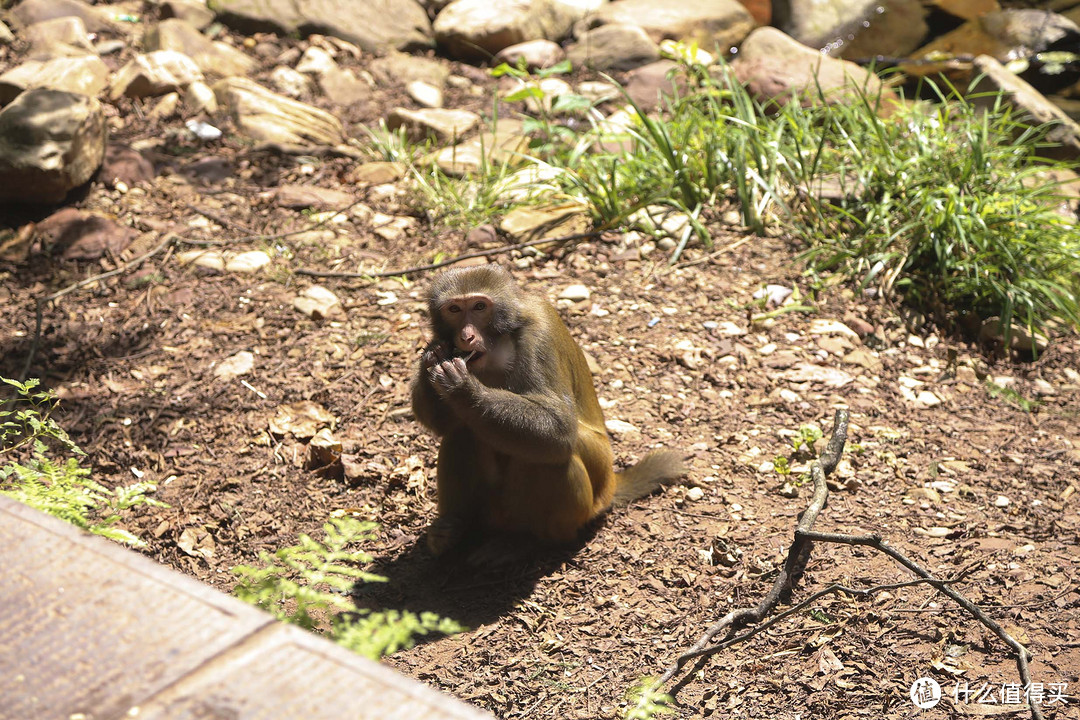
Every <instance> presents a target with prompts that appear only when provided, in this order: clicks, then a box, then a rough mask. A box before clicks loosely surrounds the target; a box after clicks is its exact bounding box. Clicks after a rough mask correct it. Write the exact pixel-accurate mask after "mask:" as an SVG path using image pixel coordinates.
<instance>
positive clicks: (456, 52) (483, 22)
mask: <svg viewBox="0 0 1080 720" xmlns="http://www.w3.org/2000/svg"><path fill="white" fill-rule="evenodd" d="M731 1H732V2H734V1H735V0H731ZM576 19H577V12H576V11H575V10H574V9H573V8H572V7H571V6H569V5H565V4H563V3H559V2H556V0H454V1H453V2H451V3H450V4H449V5H447V6H446V7H445V8H443V11H442V12H440V13H439V15H438V16H437V17H436V18H435V22H434V24H433V25H432V29H433V30H434V32H435V39H436V40H437V41H438V43H439V45H441V46H443V47H444V48H446V51H447V53H449V54H450V56H451V57H455V58H459V59H463V60H487V59H489V58H491V57H492V56H494V55H495V54H496V53H498V52H499V51H500V50H504V49H505V48H508V47H510V46H511V45H517V44H519V43H523V42H526V41H528V40H559V39H561V38H563V37H565V36H566V35H567V34H568V33H569V32H570V28H571V27H572V26H573V24H574V22H575V21H576Z"/></svg>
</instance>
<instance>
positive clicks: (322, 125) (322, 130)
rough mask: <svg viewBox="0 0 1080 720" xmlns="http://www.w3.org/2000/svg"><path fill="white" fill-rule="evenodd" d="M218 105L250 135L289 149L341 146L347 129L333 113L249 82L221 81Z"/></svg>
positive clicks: (215, 86) (230, 79)
mask: <svg viewBox="0 0 1080 720" xmlns="http://www.w3.org/2000/svg"><path fill="white" fill-rule="evenodd" d="M213 87H214V93H215V94H216V95H217V99H218V102H219V103H220V104H221V105H222V106H223V107H224V108H226V110H227V111H228V112H229V114H230V116H231V117H232V119H233V122H235V123H236V126H237V127H238V128H239V129H240V130H241V131H242V132H243V133H244V134H246V135H248V136H250V137H254V138H256V139H258V140H263V141H266V142H279V143H286V144H289V145H313V144H314V145H339V144H341V143H342V142H344V140H345V129H344V128H343V127H342V125H341V121H340V120H338V119H337V118H336V117H335V116H334V115H332V114H331V113H328V112H326V111H325V110H321V109H319V108H317V107H314V106H312V105H307V104H305V103H301V102H297V101H296V100H292V99H290V98H287V97H284V96H282V95H278V94H276V93H273V92H271V91H269V90H267V89H266V88H264V87H262V86H261V85H258V84H257V83H254V82H252V81H251V80H248V79H246V78H239V77H232V78H226V79H224V80H219V81H218V82H217V83H216V84H215V85H214V86H213Z"/></svg>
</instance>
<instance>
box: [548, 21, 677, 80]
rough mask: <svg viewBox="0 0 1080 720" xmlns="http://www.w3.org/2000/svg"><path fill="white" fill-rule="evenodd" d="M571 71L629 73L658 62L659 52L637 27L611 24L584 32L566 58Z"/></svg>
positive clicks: (657, 47) (654, 44) (656, 46)
mask: <svg viewBox="0 0 1080 720" xmlns="http://www.w3.org/2000/svg"><path fill="white" fill-rule="evenodd" d="M566 56H567V58H568V59H569V60H570V62H571V63H573V65H574V67H589V68H592V69H593V70H602V71H608V70H631V69H633V68H636V67H640V66H642V65H647V64H648V63H651V62H655V61H656V60H659V59H660V48H659V46H658V45H657V44H656V43H654V42H653V41H652V39H651V38H650V37H649V35H648V34H647V33H646V32H645V31H644V30H643V29H642V28H641V27H639V26H637V25H626V24H623V23H610V24H607V25H601V26H600V27H597V28H593V29H592V30H587V31H585V32H584V33H582V35H581V37H579V38H578V41H577V43H576V44H574V45H573V46H571V47H570V49H569V50H568V51H567V54H566Z"/></svg>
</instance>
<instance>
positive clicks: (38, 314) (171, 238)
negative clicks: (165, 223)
mask: <svg viewBox="0 0 1080 720" xmlns="http://www.w3.org/2000/svg"><path fill="white" fill-rule="evenodd" d="M178 239H179V238H178V237H177V236H176V235H175V234H173V233H166V234H165V236H164V237H163V238H162V239H161V242H160V243H158V244H157V246H156V247H155V248H154V249H153V250H150V251H149V252H147V253H144V254H143V255H140V256H139V257H137V258H135V259H134V260H132V261H131V262H129V263H127V264H125V265H124V266H122V267H118V268H116V269H114V270H109V271H108V272H103V273H98V274H97V275H91V276H90V277H88V278H83V279H82V280H80V281H78V282H76V283H72V284H71V285H68V286H67V287H66V288H64V289H63V290H57V291H56V292H54V293H52V294H50V295H45V296H44V297H40V298H38V299H37V306H36V307H35V308H34V339H33V340H32V341H31V343H30V351H29V352H28V353H27V354H26V361H25V362H24V363H23V368H22V373H20V374H19V381H20V382H22V381H25V380H26V376H27V375H28V374H29V373H30V366H31V365H33V364H34V357H35V356H36V355H37V351H38V347H39V346H40V344H41V322H42V312H43V308H44V306H45V303H48V302H52V301H54V300H59V299H60V298H62V297H64V296H65V295H67V294H68V293H71V292H74V291H76V290H78V289H79V288H81V287H85V286H87V285H90V284H91V283H95V282H98V281H99V280H105V279H107V278H111V277H113V276H114V275H120V274H122V273H125V272H127V271H128V270H134V269H135V268H137V267H139V266H140V265H142V264H143V263H144V262H146V261H147V260H149V259H150V258H152V257H153V256H155V255H157V254H158V253H159V252H161V251H162V250H164V249H165V248H167V247H172V245H173V243H175V242H176V241H177V240H178Z"/></svg>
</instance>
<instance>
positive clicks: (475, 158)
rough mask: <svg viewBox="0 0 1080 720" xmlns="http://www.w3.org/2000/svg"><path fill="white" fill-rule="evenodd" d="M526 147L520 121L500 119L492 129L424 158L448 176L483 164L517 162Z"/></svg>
mask: <svg viewBox="0 0 1080 720" xmlns="http://www.w3.org/2000/svg"><path fill="white" fill-rule="evenodd" d="M528 146H529V138H528V136H527V135H525V134H524V132H523V130H522V126H521V121H520V120H510V119H502V120H499V124H498V126H497V128H496V130H495V132H483V133H480V134H479V135H476V136H474V137H471V138H469V139H468V140H466V141H465V142H461V143H458V144H457V145H451V146H449V147H445V148H443V149H442V150H439V151H437V152H436V153H434V154H433V155H430V156H428V157H427V158H426V161H428V162H434V163H436V164H437V165H438V166H439V169H440V170H442V171H443V172H444V173H446V174H447V175H454V176H457V177H461V176H465V175H471V174H473V173H476V172H478V171H479V170H480V169H481V168H482V167H483V166H484V165H485V164H487V165H491V164H493V163H497V164H507V165H516V164H519V163H521V162H522V159H521V154H522V153H524V152H525V150H526V149H527V148H528Z"/></svg>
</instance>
